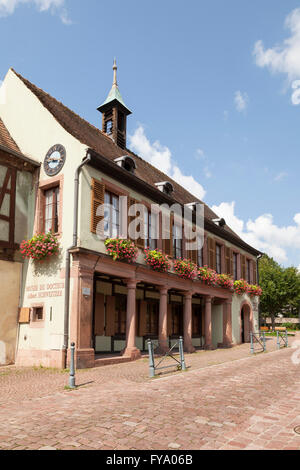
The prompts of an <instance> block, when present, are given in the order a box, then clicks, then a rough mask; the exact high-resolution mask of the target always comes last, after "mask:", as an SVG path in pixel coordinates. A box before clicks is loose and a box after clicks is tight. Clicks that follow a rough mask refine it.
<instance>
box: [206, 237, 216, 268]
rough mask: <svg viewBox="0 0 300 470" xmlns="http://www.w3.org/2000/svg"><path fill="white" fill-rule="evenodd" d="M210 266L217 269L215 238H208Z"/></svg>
mask: <svg viewBox="0 0 300 470" xmlns="http://www.w3.org/2000/svg"><path fill="white" fill-rule="evenodd" d="M207 242H208V266H209V267H210V268H211V269H214V270H215V269H216V241H215V240H214V239H213V238H208V239H207Z"/></svg>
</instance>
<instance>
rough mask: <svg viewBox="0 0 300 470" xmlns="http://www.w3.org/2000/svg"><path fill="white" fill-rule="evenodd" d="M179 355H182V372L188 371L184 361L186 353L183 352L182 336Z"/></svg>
mask: <svg viewBox="0 0 300 470" xmlns="http://www.w3.org/2000/svg"><path fill="white" fill-rule="evenodd" d="M179 354H180V364H181V370H186V365H185V360H184V352H183V338H182V336H180V338H179Z"/></svg>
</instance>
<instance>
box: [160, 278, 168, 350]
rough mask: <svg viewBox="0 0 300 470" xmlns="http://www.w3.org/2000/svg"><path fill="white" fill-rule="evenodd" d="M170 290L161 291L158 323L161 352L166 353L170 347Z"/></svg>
mask: <svg viewBox="0 0 300 470" xmlns="http://www.w3.org/2000/svg"><path fill="white" fill-rule="evenodd" d="M167 328H168V289H167V288H165V287H162V288H161V289H160V301H159V323H158V339H159V346H158V349H159V351H160V352H166V351H167V350H168V349H169V345H168V336H167V334H168V332H167Z"/></svg>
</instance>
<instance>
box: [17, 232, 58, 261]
mask: <svg viewBox="0 0 300 470" xmlns="http://www.w3.org/2000/svg"><path fill="white" fill-rule="evenodd" d="M20 251H21V254H22V256H23V258H27V259H32V260H34V261H43V260H45V259H47V258H49V257H51V256H55V255H57V254H58V252H59V242H58V240H57V238H56V237H55V236H54V235H53V233H51V232H49V233H39V234H37V235H35V236H34V237H32V238H31V239H30V240H23V241H22V243H21V245H20Z"/></svg>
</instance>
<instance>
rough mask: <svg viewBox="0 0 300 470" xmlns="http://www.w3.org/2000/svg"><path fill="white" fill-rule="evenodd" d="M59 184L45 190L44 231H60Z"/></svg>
mask: <svg viewBox="0 0 300 470" xmlns="http://www.w3.org/2000/svg"><path fill="white" fill-rule="evenodd" d="M59 198H60V194H59V186H55V187H53V188H51V189H46V190H45V191H44V201H45V209H44V232H45V233H48V232H52V233H58V231H59V224H58V219H59Z"/></svg>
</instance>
